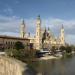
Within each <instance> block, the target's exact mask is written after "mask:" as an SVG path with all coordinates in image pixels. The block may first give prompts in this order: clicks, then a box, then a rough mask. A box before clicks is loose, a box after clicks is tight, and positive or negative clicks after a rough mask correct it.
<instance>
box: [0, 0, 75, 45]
mask: <svg viewBox="0 0 75 75" xmlns="http://www.w3.org/2000/svg"><path fill="white" fill-rule="evenodd" d="M38 15H40V17H41V20H42V28H45V27H50V29H51V31H52V32H53V33H54V35H55V36H57V37H59V35H60V29H61V25H62V24H63V25H64V29H65V41H66V42H67V43H69V44H75V0H0V35H12V36H19V32H20V24H21V20H22V19H24V20H25V24H26V32H27V33H28V32H30V33H31V34H32V35H34V34H35V27H36V18H37V16H38Z"/></svg>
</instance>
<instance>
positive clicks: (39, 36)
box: [35, 15, 42, 50]
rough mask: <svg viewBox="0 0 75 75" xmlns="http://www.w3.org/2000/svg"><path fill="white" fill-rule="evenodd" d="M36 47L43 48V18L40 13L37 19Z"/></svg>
mask: <svg viewBox="0 0 75 75" xmlns="http://www.w3.org/2000/svg"><path fill="white" fill-rule="evenodd" d="M35 43H36V44H35V48H36V49H37V50H40V49H41V47H42V46H41V44H42V39H41V19H40V15H39V16H38V17H37V20H36V40H35Z"/></svg>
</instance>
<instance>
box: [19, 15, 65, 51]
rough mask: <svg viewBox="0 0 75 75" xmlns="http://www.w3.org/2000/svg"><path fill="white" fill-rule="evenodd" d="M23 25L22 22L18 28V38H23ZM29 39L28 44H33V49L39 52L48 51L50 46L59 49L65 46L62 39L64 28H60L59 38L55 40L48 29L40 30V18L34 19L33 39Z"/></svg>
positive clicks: (24, 33) (24, 35)
mask: <svg viewBox="0 0 75 75" xmlns="http://www.w3.org/2000/svg"><path fill="white" fill-rule="evenodd" d="M25 27H26V25H25V23H24V21H23V22H22V24H21V26H20V37H21V38H25V37H27V36H26V32H25V30H26V29H25ZM27 38H28V39H30V43H32V44H33V47H34V49H36V50H40V49H43V48H48V49H50V48H51V47H52V46H56V47H60V46H65V37H64V27H63V25H62V26H61V31H60V36H59V38H55V37H54V35H53V34H52V33H51V31H50V28H48V29H46V28H45V29H44V30H42V28H41V18H40V16H38V17H37V19H36V34H35V37H31V36H30V35H29V36H28V37H27Z"/></svg>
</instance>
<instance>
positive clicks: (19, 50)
mask: <svg viewBox="0 0 75 75" xmlns="http://www.w3.org/2000/svg"><path fill="white" fill-rule="evenodd" d="M42 50H43V51H44V52H41V50H34V49H33V48H32V46H31V48H30V49H27V48H26V46H24V45H23V43H22V42H19V41H18V42H16V43H15V45H14V49H11V50H10V49H7V50H5V53H6V55H7V56H9V57H13V58H16V59H18V60H20V61H23V62H28V61H32V62H34V61H39V60H48V59H60V58H62V57H64V56H65V55H71V54H73V53H75V46H69V45H67V46H60V47H59V48H57V47H56V46H52V48H51V49H50V50H49V49H45V50H44V49H42ZM45 51H46V52H45ZM48 51H49V52H48ZM40 52H41V53H40Z"/></svg>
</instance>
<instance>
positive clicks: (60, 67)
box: [28, 56, 75, 75]
mask: <svg viewBox="0 0 75 75" xmlns="http://www.w3.org/2000/svg"><path fill="white" fill-rule="evenodd" d="M29 66H30V70H32V71H31V72H30V74H28V75H75V56H68V57H64V58H61V59H54V60H41V61H37V62H30V64H29Z"/></svg>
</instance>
